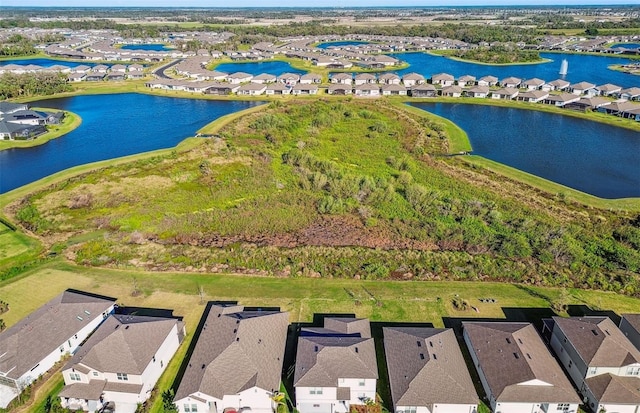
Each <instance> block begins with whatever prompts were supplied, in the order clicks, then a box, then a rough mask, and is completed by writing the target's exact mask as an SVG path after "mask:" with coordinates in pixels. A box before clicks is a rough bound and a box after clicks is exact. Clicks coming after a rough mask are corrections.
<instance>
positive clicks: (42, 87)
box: [0, 72, 71, 99]
mask: <svg viewBox="0 0 640 413" xmlns="http://www.w3.org/2000/svg"><path fill="white" fill-rule="evenodd" d="M70 90H71V86H70V85H69V84H68V83H67V77H66V76H65V75H64V74H61V73H54V72H37V73H24V74H13V73H5V74H3V75H0V99H11V98H19V97H27V96H36V95H38V96H39V95H53V94H56V93H61V92H68V91H70Z"/></svg>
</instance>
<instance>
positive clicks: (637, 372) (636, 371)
mask: <svg viewBox="0 0 640 413" xmlns="http://www.w3.org/2000/svg"><path fill="white" fill-rule="evenodd" d="M627 376H640V367H627Z"/></svg>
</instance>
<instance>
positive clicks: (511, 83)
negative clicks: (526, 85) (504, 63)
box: [500, 77, 522, 89]
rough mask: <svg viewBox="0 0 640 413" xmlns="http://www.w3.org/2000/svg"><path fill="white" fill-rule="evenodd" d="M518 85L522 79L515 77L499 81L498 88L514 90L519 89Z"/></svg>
mask: <svg viewBox="0 0 640 413" xmlns="http://www.w3.org/2000/svg"><path fill="white" fill-rule="evenodd" d="M520 83H522V79H520V78H517V77H507V78H504V79H502V80H501V81H500V86H502V87H503V88H514V89H517V88H519V87H520Z"/></svg>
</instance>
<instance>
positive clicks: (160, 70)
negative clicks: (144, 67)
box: [152, 59, 184, 79]
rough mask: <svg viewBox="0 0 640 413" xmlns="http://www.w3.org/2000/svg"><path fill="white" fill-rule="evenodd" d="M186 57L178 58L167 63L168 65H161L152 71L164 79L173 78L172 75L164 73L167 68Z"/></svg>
mask: <svg viewBox="0 0 640 413" xmlns="http://www.w3.org/2000/svg"><path fill="white" fill-rule="evenodd" d="M183 60H184V59H176V60H173V61H171V62H169V63H167V64H166V65H163V66H160V67H159V68H157V69H156V70H154V71H153V72H152V73H153V74H154V75H155V76H157V77H159V78H162V79H171V77H169V76H167V75H165V74H164V72H165V70H167V69H169V68H170V67H172V66H175V65H177V64H178V63H180V62H182V61H183Z"/></svg>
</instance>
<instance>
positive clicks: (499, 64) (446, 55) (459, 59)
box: [427, 50, 552, 66]
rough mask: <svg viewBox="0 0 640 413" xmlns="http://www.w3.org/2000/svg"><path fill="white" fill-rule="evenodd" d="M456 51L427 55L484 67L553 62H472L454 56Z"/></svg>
mask: <svg viewBox="0 0 640 413" xmlns="http://www.w3.org/2000/svg"><path fill="white" fill-rule="evenodd" d="M456 52H457V51H456V50H431V51H429V52H427V54H431V55H434V56H444V57H446V58H448V59H451V60H457V61H459V62H464V63H473V64H476V65H484V66H522V65H539V64H541V63H548V62H551V61H552V60H551V59H545V58H540V60H536V61H535V62H526V61H525V62H511V63H491V62H482V61H480V60H472V59H464V58H462V57H458V56H454V53H456Z"/></svg>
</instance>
